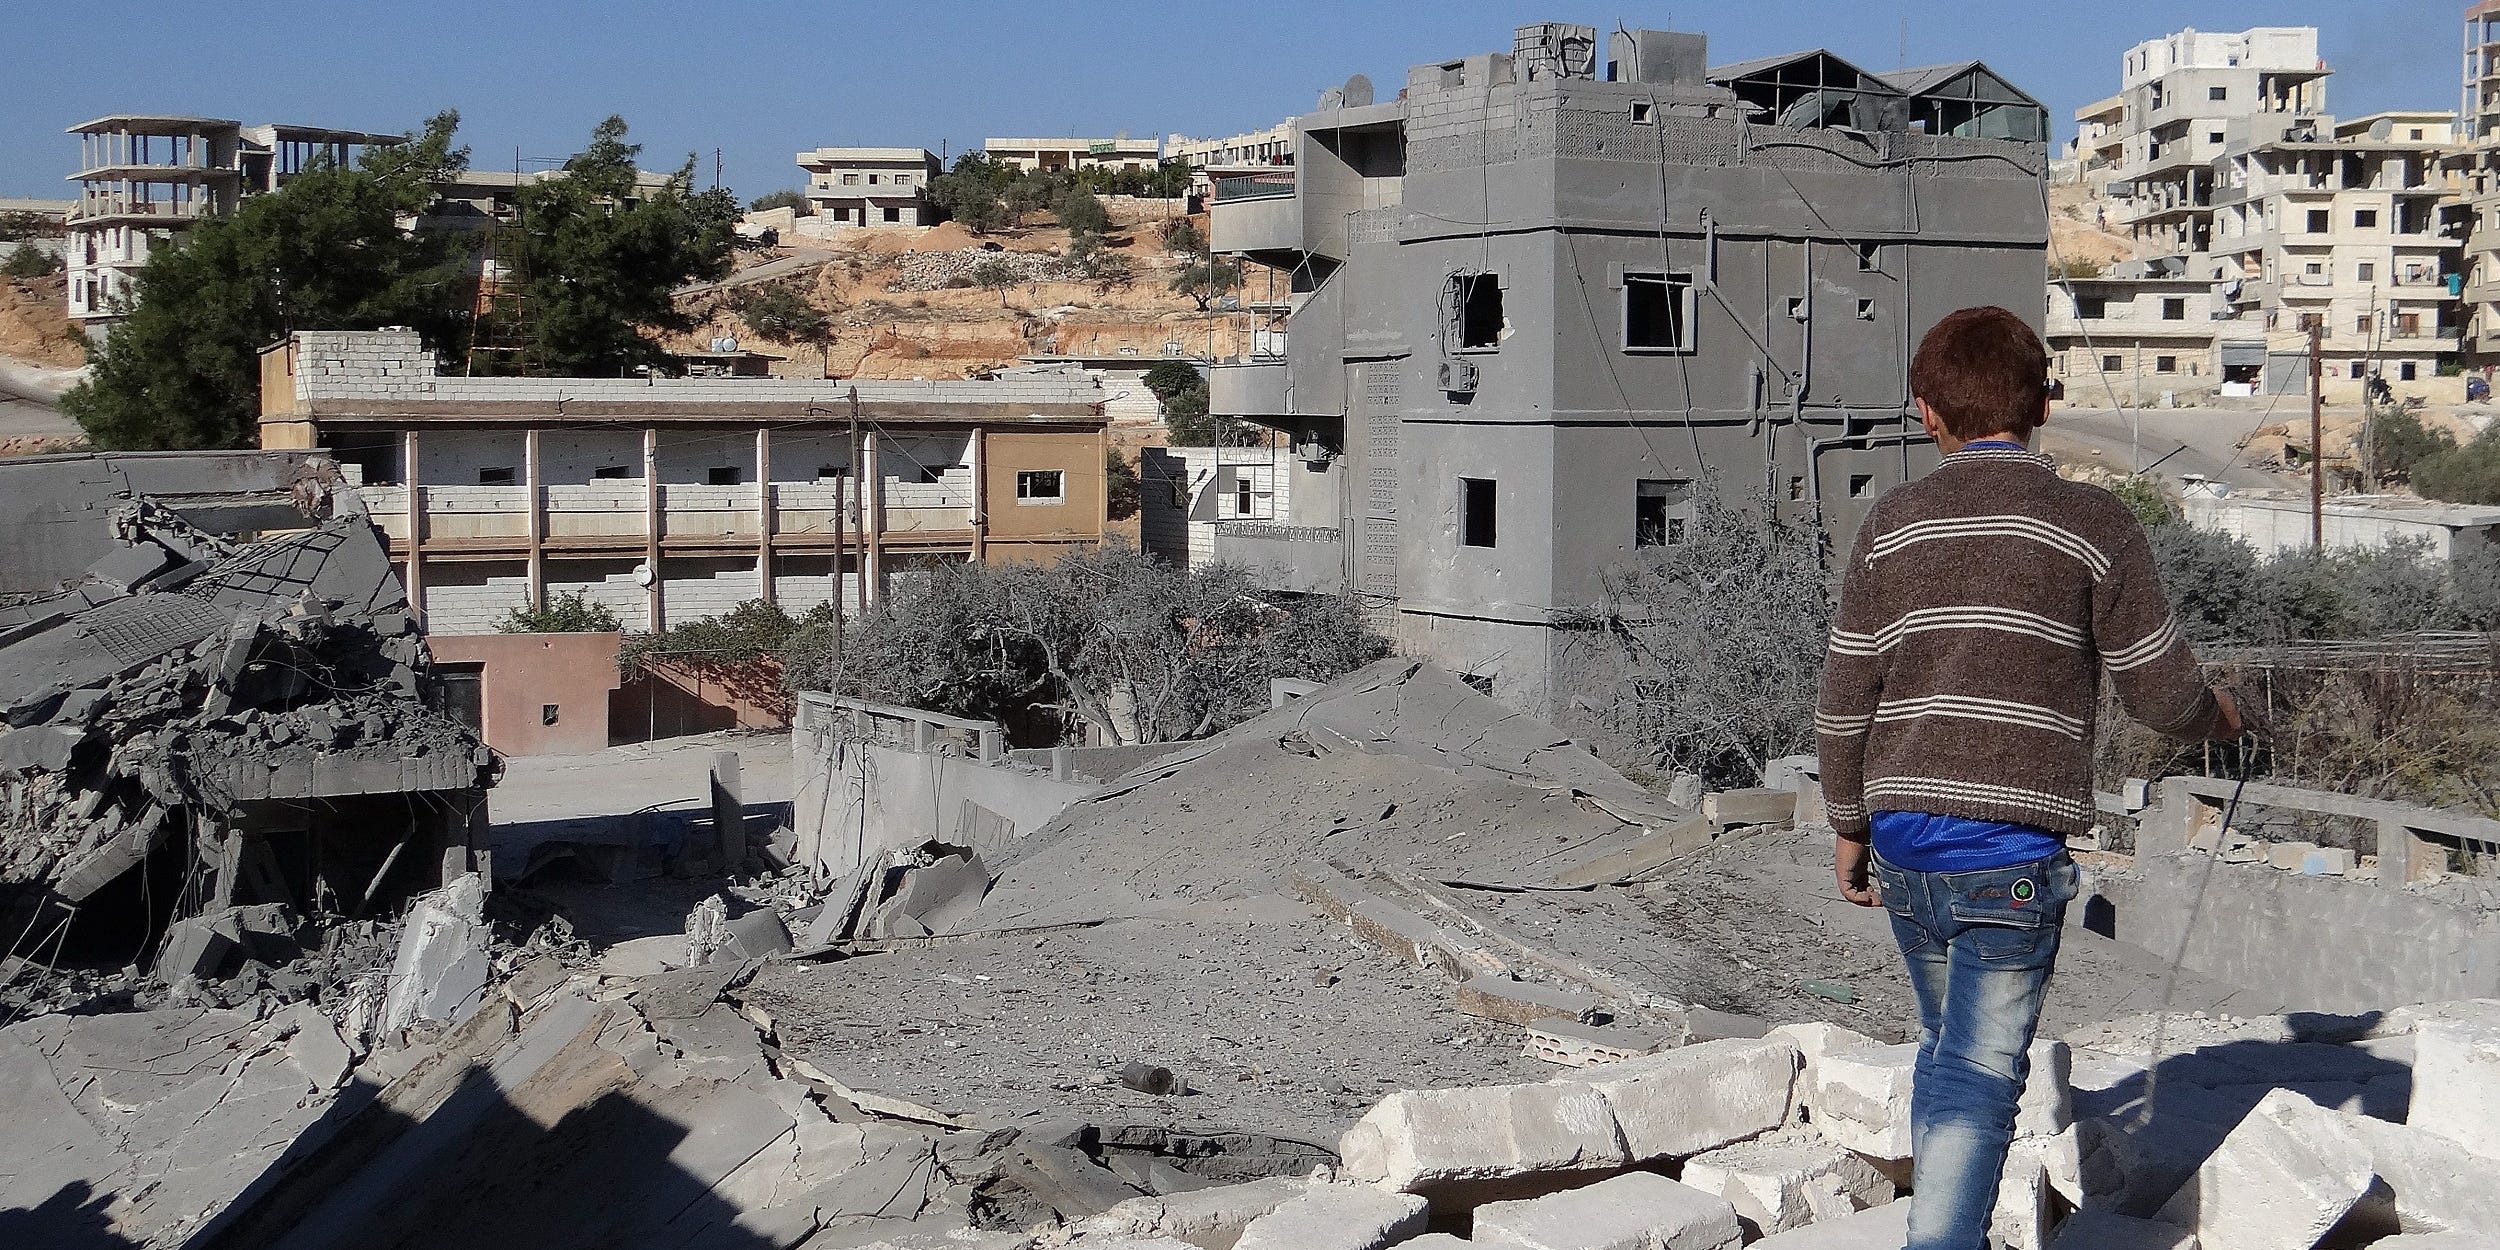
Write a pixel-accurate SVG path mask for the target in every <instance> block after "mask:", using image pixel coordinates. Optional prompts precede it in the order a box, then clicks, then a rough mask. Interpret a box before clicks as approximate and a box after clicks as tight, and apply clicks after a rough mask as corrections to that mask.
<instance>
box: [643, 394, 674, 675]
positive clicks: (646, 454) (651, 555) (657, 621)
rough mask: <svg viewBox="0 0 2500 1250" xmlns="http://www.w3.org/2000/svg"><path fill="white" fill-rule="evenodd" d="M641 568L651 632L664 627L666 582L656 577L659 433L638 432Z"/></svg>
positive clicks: (657, 565) (658, 515)
mask: <svg viewBox="0 0 2500 1250" xmlns="http://www.w3.org/2000/svg"><path fill="white" fill-rule="evenodd" d="M642 562H643V563H642V567H643V568H644V569H646V570H648V571H649V573H650V577H651V584H650V585H649V586H647V587H645V588H644V589H643V598H644V603H645V604H646V605H647V611H648V612H649V614H650V617H651V622H650V628H651V632H652V633H655V634H656V633H658V632H660V631H661V630H663V629H666V628H668V602H667V599H668V596H667V594H666V591H665V587H666V586H667V583H666V582H665V581H664V580H662V578H661V577H660V432H659V431H658V430H657V429H645V430H644V431H643V432H642Z"/></svg>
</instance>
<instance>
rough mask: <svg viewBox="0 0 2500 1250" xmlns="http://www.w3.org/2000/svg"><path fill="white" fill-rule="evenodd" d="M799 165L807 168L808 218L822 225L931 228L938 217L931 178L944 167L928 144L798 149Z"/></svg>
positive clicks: (833, 227) (804, 168) (835, 227)
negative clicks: (812, 214) (807, 150)
mask: <svg viewBox="0 0 2500 1250" xmlns="http://www.w3.org/2000/svg"><path fill="white" fill-rule="evenodd" d="M799 168H801V169H803V170H806V171H807V202H808V206H809V207H810V208H811V209H812V210H814V213H815V216H814V217H813V218H811V219H810V220H812V221H814V222H816V223H819V224H820V225H822V226H824V227H827V228H830V229H840V228H842V227H845V226H933V225H936V224H937V222H938V220H939V213H938V207H937V202H936V201H934V200H931V199H930V198H929V182H930V180H931V179H934V178H936V177H937V176H938V174H939V173H940V172H941V170H940V168H939V166H938V158H937V153H935V152H931V151H929V150H928V149H926V148H818V149H816V150H815V151H813V152H801V153H799ZM823 232H824V231H823V230H815V231H811V233H823Z"/></svg>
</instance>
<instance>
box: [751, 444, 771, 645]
mask: <svg viewBox="0 0 2500 1250" xmlns="http://www.w3.org/2000/svg"><path fill="white" fill-rule="evenodd" d="M755 577H756V581H757V583H758V584H759V585H760V586H761V587H762V590H761V592H760V596H761V598H762V599H763V600H764V602H765V603H767V604H769V603H773V602H775V599H774V596H773V431H772V427H770V426H757V427H756V429H755Z"/></svg>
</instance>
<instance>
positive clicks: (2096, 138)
mask: <svg viewBox="0 0 2500 1250" xmlns="http://www.w3.org/2000/svg"><path fill="white" fill-rule="evenodd" d="M2126 121H2127V99H2126V97H2125V96H2115V95H2114V96H2109V97H2107V98H2105V99H2100V100H2094V101H2093V102H2092V103H2090V104H2087V105H2084V106H2083V107H2082V108H2079V109H2076V110H2075V137H2074V138H2072V139H2069V140H2067V141H2066V159H2067V160H2069V161H2071V162H2073V163H2074V169H2075V180H2076V181H2078V182H2081V183H2082V184H2083V187H2084V190H2086V191H2088V192H2090V193H2091V194H2092V195H2093V196H2095V197H2105V196H2107V195H2108V194H2109V189H2110V185H2111V183H2112V182H2113V181H2114V180H2115V179H2116V178H2117V177H2118V168H2119V166H2120V165H2122V164H2124V163H2125V161H2126V152H2127V139H2126V135H2127V131H2126Z"/></svg>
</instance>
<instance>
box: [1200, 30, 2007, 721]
mask: <svg viewBox="0 0 2500 1250" xmlns="http://www.w3.org/2000/svg"><path fill="white" fill-rule="evenodd" d="M1596 38H1597V36H1596V32H1595V30H1594V29H1593V28H1591V27H1585V26H1570V25H1561V24H1545V25H1538V26H1529V27H1523V28H1521V29H1520V30H1519V31H1518V32H1517V35H1516V39H1515V42H1514V44H1513V46H1512V48H1511V49H1510V50H1509V51H1505V52H1497V53H1490V54H1483V55H1478V56H1471V57H1466V58H1463V59H1459V60H1453V61H1448V62H1440V63H1435V64H1428V65H1420V66H1416V67H1415V68H1414V69H1412V70H1411V71H1410V72H1409V74H1408V77H1407V82H1406V89H1405V91H1404V92H1403V94H1402V95H1401V96H1400V97H1398V98H1396V99H1389V100H1375V99H1374V98H1373V92H1372V89H1371V85H1370V83H1369V82H1368V80H1365V79H1361V78H1359V77H1358V78H1357V79H1356V80H1353V81H1351V82H1349V83H1348V84H1347V85H1346V86H1345V87H1344V88H1341V89H1336V90H1332V91H1331V92H1330V93H1329V95H1328V96H1327V97H1326V98H1325V99H1324V100H1323V106H1322V108H1321V109H1320V111H1317V112H1314V113H1311V114H1309V115H1306V116H1303V117H1300V118H1297V119H1295V122H1294V129H1295V137H1294V146H1295V151H1296V161H1297V163H1296V165H1295V166H1294V167H1293V169H1292V170H1291V171H1284V170H1276V171H1270V172H1267V173H1263V174H1261V175H1259V176H1257V177H1254V178H1237V179H1224V180H1220V181H1218V183H1217V184H1216V190H1215V195H1214V203H1213V218H1212V222H1213V224H1212V235H1213V244H1214V247H1215V248H1216V250H1218V251H1220V252H1225V253H1231V254H1235V255H1241V256H1247V257H1250V258H1252V259H1255V260H1259V261H1261V262H1264V263H1266V264H1269V265H1273V266H1277V267H1279V268H1282V269H1285V270H1287V271H1290V272H1291V273H1292V274H1293V275H1294V293H1293V296H1292V302H1291V305H1290V309H1291V311H1290V312H1289V314H1287V315H1286V316H1285V318H1284V320H1283V325H1282V326H1281V327H1280V328H1281V330H1282V331H1283V332H1281V333H1278V332H1275V330H1276V329H1278V328H1279V327H1272V328H1271V329H1270V330H1269V331H1267V332H1263V333H1262V334H1261V335H1260V336H1259V337H1258V338H1257V339H1256V340H1255V341H1254V342H1252V343H1249V344H1245V346H1246V347H1247V349H1248V350H1246V351H1244V352H1243V353H1242V354H1241V355H1239V356H1237V357H1236V358H1234V359H1232V360H1230V361H1227V362H1223V363H1219V364H1218V365H1217V366H1216V367H1215V368H1214V370H1213V375H1212V379H1211V393H1212V409H1213V411H1214V412H1215V413H1217V414H1219V415H1222V416H1228V417H1237V418H1242V419H1246V420H1250V421H1254V422H1257V423H1260V424H1262V425H1266V426H1269V427H1272V428H1275V429H1278V430H1282V431H1285V432H1287V433H1288V434H1289V435H1290V436H1291V441H1292V444H1293V447H1294V456H1293V460H1292V461H1291V469H1290V478H1291V480H1290V482H1289V484H1288V485H1287V486H1286V487H1284V488H1280V489H1279V491H1278V494H1277V497H1278V498H1280V499H1285V500H1289V503H1288V504H1287V505H1286V507H1285V509H1284V511H1285V513H1286V515H1283V516H1280V517H1279V518H1278V519H1277V520H1276V521H1274V522H1262V521H1233V522H1226V523H1224V524H1222V525H1219V526H1218V527H1217V532H1218V533H1219V534H1220V535H1222V537H1223V540H1224V542H1225V544H1226V546H1225V548H1224V549H1225V551H1226V552H1227V556H1228V558H1234V559H1239V560H1241V561H1242V562H1245V563H1250V564H1254V565H1259V566H1263V567H1270V568H1273V569H1275V570H1278V571H1279V573H1280V574H1281V576H1280V577H1279V585H1280V587H1281V588H1282V589H1286V590H1305V591H1308V590H1327V591H1345V592H1351V593H1357V594H1360V595H1361V596H1362V597H1363V600H1364V602H1365V603H1366V605H1367V606H1368V607H1369V608H1370V609H1371V610H1372V611H1373V612H1374V613H1375V615H1376V618H1377V619H1378V620H1379V621H1380V622H1381V623H1382V624H1383V625H1384V626H1386V627H1388V628H1389V629H1390V630H1391V631H1392V632H1393V633H1394V634H1395V636H1396V637H1397V639H1398V641H1399V642H1400V643H1401V644H1402V645H1404V646H1405V647H1407V648H1409V649H1411V650H1412V651H1414V652H1416V653H1419V654H1424V655H1429V656H1431V657H1433V658H1434V659H1436V660H1438V661H1439V662H1441V663H1443V664H1445V665H1447V666H1449V667H1450V668H1452V669H1453V670H1456V671H1458V672H1461V673H1465V674H1469V675H1471V676H1474V677H1477V678H1478V679H1480V680H1484V681H1489V682H1490V683H1491V685H1492V686H1493V688H1494V689H1495V690H1496V691H1497V692H1499V693H1500V694H1501V695H1502V697H1504V698H1506V699H1509V700H1512V701H1513V702H1514V703H1516V704H1519V705H1522V706H1528V707H1544V706H1547V705H1548V703H1549V700H1550V699H1551V697H1552V696H1553V694H1554V691H1553V690H1552V689H1551V684H1550V683H1551V671H1552V666H1553V653H1554V649H1555V647H1556V645H1557V641H1558V632H1557V626H1558V624H1559V623H1560V622H1561V620H1562V619H1563V616H1564V614H1565V613H1566V612H1567V611H1568V610H1569V609H1570V608H1572V607H1573V606H1575V605H1580V604H1586V603H1588V602H1589V601H1590V600H1591V599H1592V598H1593V597H1594V596H1595V595H1596V593H1597V590H1598V578H1599V573H1600V570H1602V569H1604V568H1605V567H1607V566H1609V565H1612V564H1615V563H1618V562H1621V561H1624V560H1626V559H1629V558H1631V557H1633V556H1634V555H1636V554H1637V553H1638V552H1639V551H1640V549H1641V548H1643V547H1645V546H1648V545H1650V544H1653V543H1673V542H1677V541H1679V540H1680V535H1681V534H1682V532H1683V531H1682V521H1683V519H1684V518H1685V517H1686V516H1687V514H1688V513H1689V510H1690V508H1691V500H1692V498H1693V495H1694V492H1695V491H1697V490H1699V489H1701V488H1702V486H1703V484H1704V482H1705V481H1706V480H1707V481H1715V483H1716V484H1717V486H1718V488H1719V489H1720V490H1721V491H1723V492H1725V493H1726V494H1727V495H1728V496H1729V497H1730V498H1731V499H1732V500H1734V501H1736V502H1739V503H1743V504H1746V505H1748V506H1753V505H1759V504H1762V503H1764V502H1765V501H1767V503H1768V506H1771V507H1774V508H1777V509H1779V510H1780V511H1782V512H1783V513H1785V514H1788V515H1792V516H1795V517H1798V518H1801V519H1805V518H1812V519H1819V520H1820V521H1821V522H1822V523H1823V524H1824V525H1826V526H1827V527H1829V529H1830V530H1831V531H1832V532H1833V533H1835V534H1836V535H1842V536H1845V535H1846V534H1848V533H1849V532H1851V531H1852V530H1853V529H1854V528H1855V526H1856V525H1857V523H1858V521H1859V520H1860V518H1861V517H1862V516H1863V515H1864V512H1865V509H1866V508H1867V507H1868V506H1869V505H1870V504H1871V503H1872V502H1873V501H1874V498H1875V497H1876V496H1877V495H1879V494H1881V493H1882V491H1883V490H1884V489H1885V488H1886V487H1888V486H1891V485H1893V484H1895V483H1898V482H1901V481H1904V480H1907V479H1909V478H1912V477H1915V476H1917V475H1918V474H1920V473H1922V472H1923V471H1925V469H1926V468H1927V467H1928V466H1929V465H1931V464H1932V463H1933V462H1934V452H1933V449H1932V445H1931V444H1929V443H1928V442H1927V441H1926V439H1925V438H1924V436H1923V435H1921V434H1920V432H1919V429H1918V425H1917V422H1916V421H1915V420H1914V419H1910V418H1908V417H1906V416H1905V413H1906V412H1907V411H1908V404H1909V395H1908V384H1907V377H1906V371H1907V362H1908V358H1909V355H1910V351H1911V349H1912V347H1914V346H1915V344H1916V343H1917V340H1918V337H1919V336H1920V335H1921V334H1922V333H1924V332H1925V331H1926V329H1927V328H1928V327H1929V326H1930V325H1932V324H1934V322H1935V321H1936V320H1937V319H1938V318H1940V317H1942V316H1943V315H1944V314H1945V313H1948V312H1950V311H1952V310H1954V309H1957V308H1962V307H1966V306H1970V305H1975V304H1999V305H2003V306H2005V307H2008V308H2012V309H2015V310H2018V311H2021V312H2024V313H2026V314H2027V315H2030V316H2032V317H2035V318H2036V317H2037V316H2038V309H2039V308H2040V304H2039V297H2038V294H2037V292H2038V291H2039V289H2040V285H2041V282H2042V280H2043V275H2044V273H2045V265H2044V252H2045V246H2046V233H2047V226H2046V217H2045V207H2044V201H2043V197H2042V186H2041V179H2042V177H2043V174H2044V172H2045V166H2046V162H2047V152H2046V148H2045V145H2044V143H2042V142H2041V141H2039V140H2038V139H2037V138H2010V137H1993V136H1997V135H2011V134H2027V135H2033V136H2037V135H2039V134H2040V133H2042V128H2043V127H2044V124H2045V114H2044V113H2042V112H2041V110H2040V109H2039V106H2038V105H2036V104H2032V103H2027V102H2026V100H2027V98H2025V97H2021V96H2020V95H2019V93H2014V92H2010V91H2004V92H1996V91H1991V92H1990V93H1989V94H1991V95H1993V96H2000V97H2002V98H1996V99H1990V100H1988V101H1987V102H1986V103H1987V104H1988V105H1989V107H1988V108H1986V109H1978V108H1961V109H1959V110H1957V111H1955V112H1954V113H1953V116H1952V117H1951V119H1950V120H1949V121H1947V120H1944V119H1946V114H1947V110H1944V109H1942V108H1929V109H1928V110H1927V111H1926V112H1924V113H1922V111H1921V110H1922V108H1923V107H1925V106H1923V105H1922V97H1921V96H1919V95H1917V94H1914V93H1911V92H1905V91H1903V90H1901V89H1900V88H1899V87H1896V86H1894V85H1893V84H1891V83H1889V82H1886V81H1885V80H1883V79H1881V78H1879V77H1877V76H1875V75H1872V74H1868V73H1865V72H1864V71H1861V70H1858V69H1856V68H1855V67H1854V66H1851V65H1849V64H1848V63H1847V62H1846V61H1844V60H1842V59H1841V58H1839V57H1836V56H1833V55H1831V54H1830V53H1828V52H1814V53H1806V54H1801V55H1799V56H1794V57H1782V58H1773V59H1771V60H1768V61H1762V62H1754V63H1749V64H1747V65H1742V66H1732V67H1728V68H1726V69H1724V70H1720V71H1715V72H1714V71H1710V70H1708V69H1707V68H1706V65H1707V60H1706V55H1705V45H1704V41H1703V38H1702V36H1699V35H1692V34H1675V33H1669V32H1664V31H1639V32H1617V33H1616V34H1614V35H1613V36H1611V37H1610V42H1609V47H1608V49H1607V51H1608V53H1609V56H1608V61H1609V64H1607V65H1606V66H1604V67H1601V66H1600V65H1599V63H1598V58H1597V47H1596ZM1962 68H1964V69H1967V68H1970V67H1962ZM1989 77H1993V75H1991V76H1989ZM1962 80H1963V76H1962V75H1960V74H1958V73H1947V74H1940V75H1938V76H1937V77H1936V78H1935V80H1934V81H1933V83H1931V84H1930V85H1934V86H1944V87H1947V88H1948V89H1954V88H1957V87H1958V88H1962V89H1964V96H1963V104H1965V105H1968V104H1969V103H1971V100H1972V96H1971V94H1970V92H1969V91H1968V89H1967V88H1968V87H1969V86H1970V85H1971V83H1970V82H1967V81H1962ZM1974 81H1975V80H1974ZM1983 115H1984V119H1983ZM1920 116H1926V117H1929V118H1930V119H1931V121H1944V124H1946V125H1947V126H1948V128H1949V129H1953V130H1961V129H1977V130H1978V131H1979V132H1980V135H1979V137H1970V136H1967V135H1965V134H1961V133H1928V132H1922V130H1921V129H1920V128H1919V126H1918V125H1917V124H1915V122H1914V120H1913V119H1914V118H1917V117H1920Z"/></svg>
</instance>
